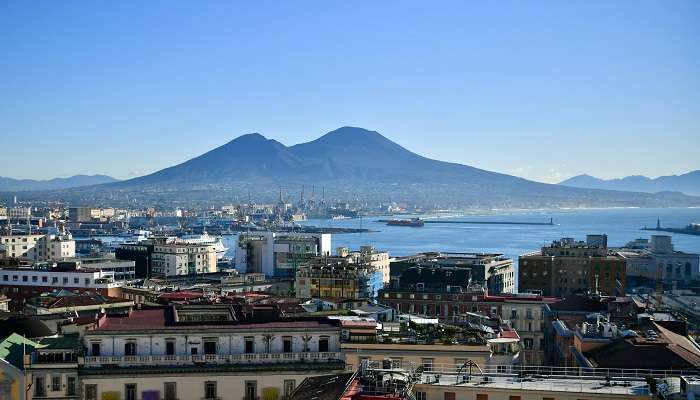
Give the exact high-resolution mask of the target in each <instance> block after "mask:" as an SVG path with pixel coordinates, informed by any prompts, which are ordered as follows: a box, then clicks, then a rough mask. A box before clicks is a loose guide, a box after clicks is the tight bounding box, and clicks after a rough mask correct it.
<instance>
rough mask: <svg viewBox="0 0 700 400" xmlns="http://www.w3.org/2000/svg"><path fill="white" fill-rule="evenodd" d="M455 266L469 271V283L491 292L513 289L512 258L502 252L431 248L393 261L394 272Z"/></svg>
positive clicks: (510, 290)
mask: <svg viewBox="0 0 700 400" xmlns="http://www.w3.org/2000/svg"><path fill="white" fill-rule="evenodd" d="M440 267H443V268H452V269H454V270H457V269H460V270H464V271H468V275H469V280H470V284H479V285H482V286H484V287H485V288H486V289H487V290H488V292H489V293H493V294H498V293H514V292H516V287H515V273H514V269H513V260H512V259H510V258H508V257H505V256H503V254H492V253H454V252H453V253H446V252H428V253H419V254H416V255H412V256H407V257H401V258H398V259H396V260H394V261H392V263H391V275H392V276H396V277H398V276H400V275H402V274H404V272H405V271H406V270H408V269H422V268H428V269H436V268H440Z"/></svg>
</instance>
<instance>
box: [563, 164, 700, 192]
mask: <svg viewBox="0 0 700 400" xmlns="http://www.w3.org/2000/svg"><path fill="white" fill-rule="evenodd" d="M559 184H560V185H564V186H572V187H579V188H589V189H606V190H625V191H633V192H646V193H656V192H663V191H678V192H682V193H685V194H688V195H693V196H700V170H696V171H691V172H688V173H686V174H682V175H669V176H660V177H658V178H654V179H652V178H648V177H646V176H642V175H632V176H626V177H624V178H618V179H607V180H606V179H599V178H596V177H593V176H590V175H585V174H584V175H578V176H574V177H572V178H569V179H567V180H565V181H562V182H560V183H559Z"/></svg>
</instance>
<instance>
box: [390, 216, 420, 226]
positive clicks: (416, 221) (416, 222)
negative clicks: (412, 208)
mask: <svg viewBox="0 0 700 400" xmlns="http://www.w3.org/2000/svg"><path fill="white" fill-rule="evenodd" d="M386 224H387V225H389V226H410V227H414V228H420V227H421V226H423V225H425V223H424V222H423V220H421V219H420V218H412V219H390V220H388V221H386Z"/></svg>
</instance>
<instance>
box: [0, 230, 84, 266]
mask: <svg viewBox="0 0 700 400" xmlns="http://www.w3.org/2000/svg"><path fill="white" fill-rule="evenodd" d="M0 243H2V244H3V245H4V246H5V251H6V254H7V257H12V258H21V259H24V260H28V261H33V262H45V261H57V260H61V259H63V258H69V257H75V241H74V240H73V238H72V237H71V235H70V234H63V235H44V234H30V235H0Z"/></svg>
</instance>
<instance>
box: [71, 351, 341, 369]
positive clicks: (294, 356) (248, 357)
mask: <svg viewBox="0 0 700 400" xmlns="http://www.w3.org/2000/svg"><path fill="white" fill-rule="evenodd" d="M334 360H342V356H341V354H340V353H339V352H324V353H250V354H202V355H176V356H166V355H143V356H86V357H84V360H83V364H84V365H86V366H101V365H120V366H121V365H187V364H193V363H195V364H197V363H202V364H267V363H270V364H273V363H287V362H330V361H334Z"/></svg>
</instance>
